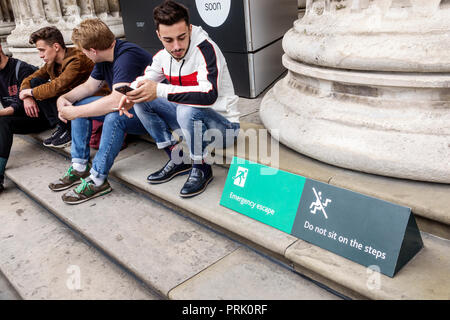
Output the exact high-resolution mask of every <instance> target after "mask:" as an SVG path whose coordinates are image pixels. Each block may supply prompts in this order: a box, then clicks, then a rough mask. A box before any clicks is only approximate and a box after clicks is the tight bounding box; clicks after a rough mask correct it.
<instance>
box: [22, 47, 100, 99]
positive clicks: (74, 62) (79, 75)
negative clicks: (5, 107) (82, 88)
mask: <svg viewBox="0 0 450 320" xmlns="http://www.w3.org/2000/svg"><path fill="white" fill-rule="evenodd" d="M93 68H94V63H93V62H92V60H91V59H89V58H88V57H86V56H85V55H84V54H83V52H81V50H79V49H76V48H67V51H66V55H65V57H64V60H63V63H62V64H61V65H59V64H57V63H55V62H53V63H46V64H45V65H44V66H43V67H42V68H40V69H39V70H37V71H36V72H34V73H33V74H31V75H30V76H28V77H27V78H25V79H24V80H23V81H22V85H21V87H20V90H22V89H30V88H31V86H30V81H31V79H33V78H42V79H44V80H48V79H50V81H49V82H47V83H45V84H42V85H40V86H38V87H35V88H34V89H33V97H34V98H35V99H36V100H46V99H50V98H53V97H59V96H61V95H63V94H65V93H67V92H69V91H70V90H72V89H73V88H75V87H77V86H78V85H80V84H82V83H84V82H85V81H86V80H87V79H88V78H89V76H90V74H91V71H92V69H93Z"/></svg>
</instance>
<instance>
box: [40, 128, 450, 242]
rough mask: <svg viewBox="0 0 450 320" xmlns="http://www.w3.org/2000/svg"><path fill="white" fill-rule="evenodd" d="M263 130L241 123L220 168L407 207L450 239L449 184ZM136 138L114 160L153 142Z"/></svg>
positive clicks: (426, 227)
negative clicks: (353, 164)
mask: <svg viewBox="0 0 450 320" xmlns="http://www.w3.org/2000/svg"><path fill="white" fill-rule="evenodd" d="M261 130H262V131H261ZM264 130H265V128H264V126H262V125H260V124H254V123H248V122H243V123H241V132H240V134H239V137H238V142H237V144H236V145H234V146H231V147H230V148H228V149H224V150H220V149H218V150H216V151H215V158H216V159H217V160H218V161H219V163H220V164H221V165H222V166H224V167H225V168H228V166H229V165H228V164H229V163H230V162H231V160H232V158H233V156H238V157H240V158H244V159H247V160H250V161H254V162H258V163H261V164H265V165H269V166H274V167H278V168H279V169H281V170H285V171H288V172H291V173H294V174H298V175H301V176H304V177H307V178H310V179H314V180H317V181H321V182H324V183H328V184H331V185H334V186H337V187H341V188H345V189H348V190H352V191H355V192H359V193H362V194H365V195H368V196H371V197H375V198H379V199H382V200H385V201H389V202H393V203H396V204H399V205H402V206H406V207H410V208H411V210H412V212H413V214H414V216H415V218H416V220H417V224H418V227H419V229H420V230H421V231H424V232H427V233H430V234H433V235H436V236H439V237H442V238H445V239H449V240H450V214H449V209H448V208H450V197H449V196H448V194H450V185H448V184H440V183H429V182H420V181H412V180H404V179H397V178H390V177H383V176H378V175H373V174H367V173H363V172H356V171H352V170H348V169H343V168H339V167H335V166H332V165H328V164H326V163H323V162H320V161H318V160H315V159H312V158H309V157H307V156H304V155H301V154H299V153H298V152H295V151H293V150H292V149H290V148H288V147H286V146H284V145H282V144H279V143H278V142H276V141H275V140H273V138H272V137H271V136H270V134H267V136H268V139H265V136H266V135H265V134H264ZM49 133H50V131H47V132H44V133H41V134H38V135H34V138H35V139H37V140H38V141H42V140H43V139H44V138H45V137H47V136H48V135H49ZM261 137H262V138H261ZM139 139H141V141H139V140H136V139H134V140H132V142H131V143H130V146H129V148H127V149H125V150H123V151H122V152H121V153H120V154H119V156H118V158H117V160H120V159H123V158H126V157H128V156H129V155H133V154H136V153H138V152H140V151H141V150H142V149H143V148H144V149H145V148H146V144H145V141H146V142H150V143H153V140H152V139H151V138H150V136H149V135H142V136H139ZM261 139H263V140H261ZM260 140H261V142H260ZM250 141H252V142H251V144H252V145H254V146H256V149H255V150H253V149H252V148H253V147H250ZM263 141H266V142H265V143H263ZM274 141H275V143H276V144H277V145H278V149H277V148H275V149H274V150H279V154H278V156H276V157H272V156H271V148H272V144H273V143H274ZM260 143H262V144H261V145H265V146H266V147H265V150H267V151H265V150H264V149H261V147H260V146H259V144H260ZM58 151H59V152H62V154H65V155H69V156H70V148H65V149H63V150H59V149H58ZM91 154H92V155H94V154H95V151H94V150H93V151H92V152H91Z"/></svg>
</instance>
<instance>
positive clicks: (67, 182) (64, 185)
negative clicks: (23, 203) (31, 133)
mask: <svg viewBox="0 0 450 320" xmlns="http://www.w3.org/2000/svg"><path fill="white" fill-rule="evenodd" d="M89 170H91V167H90V166H89V163H88V164H87V166H86V170H85V171H83V172H80V171H76V170H75V169H74V168H73V167H72V166H70V168H69V170H67V172H66V173H65V174H64V175H63V177H62V178H60V179H58V181H55V182H52V183H50V184H49V185H48V187H49V188H50V189H51V190H53V191H62V190H66V189H69V188H70V187H72V186H75V185H77V184H80V183H81V180H80V179H81V178H87V177H89Z"/></svg>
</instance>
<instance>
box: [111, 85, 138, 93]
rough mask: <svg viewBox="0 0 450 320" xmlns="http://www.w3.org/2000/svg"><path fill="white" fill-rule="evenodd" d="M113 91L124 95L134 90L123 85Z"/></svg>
mask: <svg viewBox="0 0 450 320" xmlns="http://www.w3.org/2000/svg"><path fill="white" fill-rule="evenodd" d="M114 90H116V91H118V92H120V93H122V94H126V93H127V92H130V91H133V90H134V89H133V88H131V87H130V86H127V85H124V86H120V87H117V88H115V89H114Z"/></svg>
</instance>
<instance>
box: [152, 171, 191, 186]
mask: <svg viewBox="0 0 450 320" xmlns="http://www.w3.org/2000/svg"><path fill="white" fill-rule="evenodd" d="M191 169H192V168H189V169H186V170H183V171H180V172H177V173H176V174H174V175H172V176H170V177H169V178H167V179H165V180H158V181H150V180H148V179H147V182H148V183H150V184H161V183H164V182H169V181H170V180H172V179H173V178H175V177H176V176H182V175H184V174H187V173H188V172H189V171H191Z"/></svg>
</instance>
